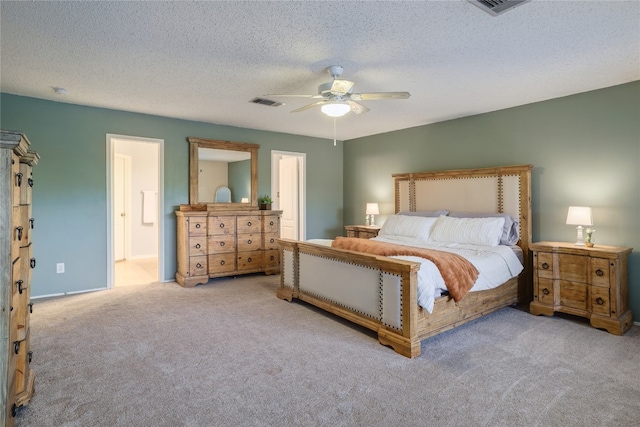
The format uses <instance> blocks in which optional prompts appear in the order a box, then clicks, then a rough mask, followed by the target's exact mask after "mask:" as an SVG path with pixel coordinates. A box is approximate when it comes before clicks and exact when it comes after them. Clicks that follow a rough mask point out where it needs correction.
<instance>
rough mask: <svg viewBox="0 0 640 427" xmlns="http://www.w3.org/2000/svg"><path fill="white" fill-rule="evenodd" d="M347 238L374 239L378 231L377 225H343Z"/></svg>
mask: <svg viewBox="0 0 640 427" xmlns="http://www.w3.org/2000/svg"><path fill="white" fill-rule="evenodd" d="M344 229H345V230H346V231H347V237H358V238H360V239H371V238H372V237H376V236H377V235H378V232H379V231H380V226H378V225H345V226H344Z"/></svg>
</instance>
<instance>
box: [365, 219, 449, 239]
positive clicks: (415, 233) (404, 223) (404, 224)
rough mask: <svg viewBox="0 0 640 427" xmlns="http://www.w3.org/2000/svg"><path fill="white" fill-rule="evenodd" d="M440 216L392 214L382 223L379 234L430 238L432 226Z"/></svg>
mask: <svg viewBox="0 0 640 427" xmlns="http://www.w3.org/2000/svg"><path fill="white" fill-rule="evenodd" d="M437 220H438V218H435V217H423V216H406V215H391V216H390V217H389V218H387V220H386V221H385V222H384V224H383V225H382V228H381V229H380V232H379V233H378V236H403V237H413V238H415V239H420V240H425V241H426V240H429V234H430V233H431V228H432V227H433V225H434V224H435V223H436V221H437Z"/></svg>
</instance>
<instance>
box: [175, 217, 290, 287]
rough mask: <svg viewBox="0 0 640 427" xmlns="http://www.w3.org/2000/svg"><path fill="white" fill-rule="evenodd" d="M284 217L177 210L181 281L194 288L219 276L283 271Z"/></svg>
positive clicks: (182, 283)
mask: <svg viewBox="0 0 640 427" xmlns="http://www.w3.org/2000/svg"><path fill="white" fill-rule="evenodd" d="M281 215H282V211H273V210H258V209H242V210H227V209H216V208H215V207H207V206H206V205H204V207H203V208H201V207H197V206H194V205H183V206H181V207H180V210H179V211H176V221H177V224H176V228H177V256H178V259H177V264H178V271H177V272H176V282H178V283H179V284H180V285H182V286H184V287H192V286H195V285H197V284H200V283H206V282H207V281H208V280H209V279H210V278H214V277H224V276H234V275H238V274H248V273H265V274H278V273H280V256H279V252H278V243H277V240H278V238H279V237H280V217H281Z"/></svg>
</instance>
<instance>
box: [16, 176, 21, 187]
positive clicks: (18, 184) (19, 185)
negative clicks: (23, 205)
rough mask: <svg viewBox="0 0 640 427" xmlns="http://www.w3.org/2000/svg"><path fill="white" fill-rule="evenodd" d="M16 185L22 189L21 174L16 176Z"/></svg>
mask: <svg viewBox="0 0 640 427" xmlns="http://www.w3.org/2000/svg"><path fill="white" fill-rule="evenodd" d="M16 185H17V186H18V187H22V174H21V173H20V172H18V173H17V174H16Z"/></svg>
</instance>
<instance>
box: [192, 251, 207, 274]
mask: <svg viewBox="0 0 640 427" xmlns="http://www.w3.org/2000/svg"><path fill="white" fill-rule="evenodd" d="M188 274H189V276H191V277H193V276H206V275H207V256H206V255H203V256H192V257H189V272H188Z"/></svg>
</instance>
